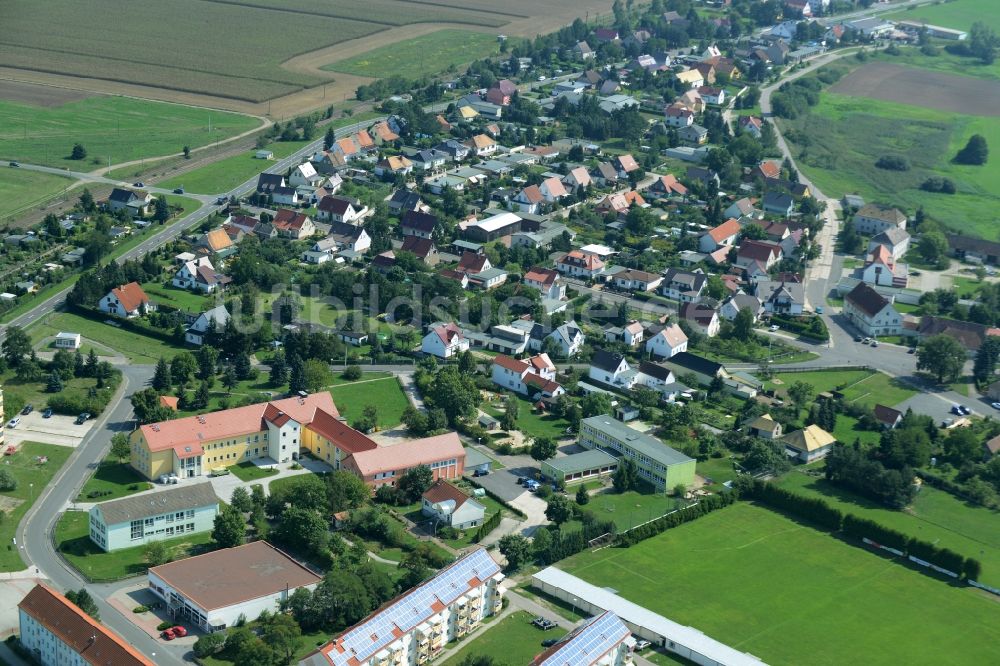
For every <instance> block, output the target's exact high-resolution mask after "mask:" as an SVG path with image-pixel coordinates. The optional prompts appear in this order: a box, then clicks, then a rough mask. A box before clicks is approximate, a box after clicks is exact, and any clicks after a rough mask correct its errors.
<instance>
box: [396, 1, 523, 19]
mask: <svg viewBox="0 0 1000 666" xmlns="http://www.w3.org/2000/svg"><path fill="white" fill-rule="evenodd" d="M399 2H405V3H408V4H414V5H420V6H421V7H427V6H430V7H445V8H448V9H454V8H455V7H456V5H451V4H448V3H447V2H425V0H399ZM457 6H458V7H461V8H462V9H464V10H466V11H469V12H485V13H489V14H496V15H498V16H511V17H513V18H522V19H525V18H531V15H530V14H515V13H514V12H508V11H497V10H496V9H493V7H495V6H496V5H491V4H487V5H486V6H485V7H483V8H479V7H470V6H468V5H467V4H465V3H460V4H458V5H457ZM504 8H505V9H506V5H505V6H504Z"/></svg>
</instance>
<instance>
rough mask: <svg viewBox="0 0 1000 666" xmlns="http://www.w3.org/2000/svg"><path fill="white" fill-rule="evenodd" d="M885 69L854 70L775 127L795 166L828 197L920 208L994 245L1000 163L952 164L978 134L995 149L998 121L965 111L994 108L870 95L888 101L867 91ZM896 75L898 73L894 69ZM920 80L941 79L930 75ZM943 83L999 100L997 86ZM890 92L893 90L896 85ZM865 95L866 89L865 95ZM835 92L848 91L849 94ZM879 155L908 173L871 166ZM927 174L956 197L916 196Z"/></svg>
mask: <svg viewBox="0 0 1000 666" xmlns="http://www.w3.org/2000/svg"><path fill="white" fill-rule="evenodd" d="M886 66H887V65H886V63H884V62H876V63H870V64H867V65H864V66H862V67H860V68H858V69H856V70H855V71H854V72H853V73H852V74H849V75H847V76H846V77H844V78H843V79H841V81H840V82H838V83H837V84H836V85H835V86H834V87H833V88H832V90H828V91H826V92H824V93H823V95H822V97H821V99H820V103H819V105H817V106H815V107H813V108H812V109H811V111H810V113H807V114H804V115H802V116H801V117H799V118H797V119H794V120H782V121H780V124H781V125H782V129H783V130H784V134H785V137H786V139H788V140H789V143H790V145H791V147H792V151H793V154H795V155H796V156H797V158H798V163H799V165H800V167H801V168H802V170H803V171H804V172H805V173H806V175H808V176H809V178H810V179H811V180H813V182H815V183H816V185H817V186H818V187H819V188H820V189H821V190H823V192H824V193H826V194H827V195H828V196H832V197H839V196H841V195H842V194H844V193H848V192H856V193H858V194H861V195H862V196H863V197H865V198H866V199H867V200H869V201H878V202H884V203H888V204H892V205H896V206H899V207H901V208H903V209H904V210H907V211H909V212H910V213H911V214H912V212H913V211H914V210H916V208H917V207H919V206H923V207H924V210H925V211H926V212H927V214H928V215H929V216H931V217H933V218H935V219H937V220H939V221H941V222H942V223H943V224H944V225H945V226H948V227H950V228H953V229H956V230H962V231H963V232H966V233H972V234H975V235H979V236H982V237H983V238H988V239H991V240H997V239H998V238H1000V230H998V229H997V227H996V225H994V224H993V223H992V216H993V213H994V211H995V210H996V207H997V205H998V204H1000V193H998V192H997V191H996V187H995V184H996V182H997V179H998V178H1000V161H998V160H991V161H990V162H988V163H987V164H986V165H985V166H964V165H957V164H952V163H951V159H952V158H953V157H954V156H955V154H956V153H957V152H958V151H959V149H961V148H962V146H964V145H965V142H966V141H967V140H968V138H969V137H970V136H971V135H973V134H981V135H983V136H984V137H985V138H986V141H987V143H988V144H990V145H994V146H1000V122H997V119H996V118H995V117H989V116H986V115H981V116H977V115H969V109H972V110H978V111H979V112H981V113H986V112H989V113H990V114H991V115H993V114H995V113H996V108H995V107H994V108H992V109H985V108H982V107H978V106H973V107H967V109H966V112H965V113H954V112H949V111H943V110H940V109H939V108H930V107H932V106H937V107H940V106H941V105H942V104H944V101H943V97H944V96H946V95H947V94H949V93H944V95H943V96H940V97H939V96H938V94H937V90H936V89H935V88H931V87H926V86H925V87H923V88H922V90H923V91H924V95H923V98H924V99H923V100H920V99H914V98H912V97H911V96H909V95H908V94H907V95H905V96H904V95H898V96H896V97H897V98H905V100H904V101H890V100H886V99H875V98H872V97H869V96H867V95H877V96H879V97H884V96H886V95H885V94H883V93H882V92H881V91H880V89H879V88H878V86H876V87H874V88H873V87H872V81H874V80H875V79H876V78H879V77H882V76H884V72H885V69H884V68H885V67H886ZM869 68H875V69H874V70H872V69H869ZM903 69H906V68H903ZM866 70H867V72H868V73H866ZM893 71H898V70H897V69H895V68H894V69H893ZM915 71H916V70H915ZM871 72H875V74H871ZM879 72H882V73H881V74H880V73H879ZM924 74H925V75H934V76H945V75H943V74H939V73H935V72H924ZM854 77H863V78H864V77H869V80H868V81H864V80H862V81H861V82H860V83H859V82H858V80H857V79H855V80H854V83H852V79H854ZM947 78H949V79H955V80H960V81H954V82H953V83H952V84H951V85H949V86H948V88H947V89H948V90H954V89H955V86H958V85H961V86H962V89H964V90H967V91H976V92H975V93H974V94H975V95H976V96H977V97H982V96H983V95H984V94H986V93H985V92H984V89H985V88H991V89H993V88H995V89H996V91H995V92H992V93H989V94H990V95H998V94H1000V81H990V82H984V81H983V80H981V79H973V78H970V77H959V76H948V77H947ZM885 80H886V81H888V79H885ZM970 82H971V83H970ZM887 88H888V89H889V90H893V89H896V87H895V85H888V86H887ZM866 89H870V91H869V92H864V91H865V90H866ZM836 90H847V91H849V92H850V93H851V94H841V93H838V92H835V91H836ZM930 99H935V100H937V101H934V102H932V101H929V100H930ZM920 104H922V105H920ZM883 155H893V156H902V157H904V158H905V159H906V160H908V161H909V163H910V169H909V170H908V171H888V170H884V169H879V168H877V167H876V166H875V162H876V161H877V160H878V159H879V157H881V156H883ZM930 176H943V177H946V178H949V179H951V180H952V181H954V183H955V185H956V188H957V190H958V191H957V193H956V194H954V195H947V194H937V193H932V192H925V191H923V190H921V189H920V185H921V184H922V183H923V182H924V181H925V180H926V179H927V178H928V177H930Z"/></svg>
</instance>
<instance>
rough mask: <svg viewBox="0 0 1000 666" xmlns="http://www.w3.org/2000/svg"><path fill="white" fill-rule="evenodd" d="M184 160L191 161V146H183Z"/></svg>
mask: <svg viewBox="0 0 1000 666" xmlns="http://www.w3.org/2000/svg"><path fill="white" fill-rule="evenodd" d="M184 159H186V160H189V159H191V146H184Z"/></svg>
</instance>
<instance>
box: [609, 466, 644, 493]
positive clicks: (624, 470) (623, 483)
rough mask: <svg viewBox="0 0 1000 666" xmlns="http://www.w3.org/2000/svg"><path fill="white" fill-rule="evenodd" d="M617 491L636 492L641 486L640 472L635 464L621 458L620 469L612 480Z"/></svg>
mask: <svg viewBox="0 0 1000 666" xmlns="http://www.w3.org/2000/svg"><path fill="white" fill-rule="evenodd" d="M611 482H612V485H614V487H615V490H617V491H618V492H620V493H624V492H627V491H629V490H634V489H635V488H636V487H637V486H638V485H639V470H638V469H636V466H635V463H634V462H632V461H631V460H628V459H627V458H619V461H618V469H616V470H615V474H614V476H613V477H612V479H611Z"/></svg>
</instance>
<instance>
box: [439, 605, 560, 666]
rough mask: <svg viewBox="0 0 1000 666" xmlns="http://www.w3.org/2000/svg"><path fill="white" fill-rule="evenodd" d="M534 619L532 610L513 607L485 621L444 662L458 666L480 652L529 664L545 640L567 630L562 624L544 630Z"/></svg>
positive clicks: (557, 636)
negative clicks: (499, 617)
mask: <svg viewBox="0 0 1000 666" xmlns="http://www.w3.org/2000/svg"><path fill="white" fill-rule="evenodd" d="M531 620H532V616H531V614H530V613H527V612H525V611H514V612H513V613H511V614H510V615H508V616H507V617H505V618H503V619H502V620H500V621H498V622H494V623H491V624H487V625H485V626H484V627H483V628H482V629H480V630H479V631H478V632H477V633H475V634H473V635H472V638H469V639H466V641H465V642H466V643H467V645H466V646H465V647H463V648H462V649H461V650H459V651H458V652H457V653H456V654H455V655H454V656H453V657H451V658H450V659H449V660H448V661H446V662H444V666H459V664H461V663H463V662H464V661H465V660H466V659H468V658H469V657H472V656H478V655H490V656H492V657H495V658H496V659H497V661H498V663H503V664H527V663H528V662H530V661H531V660H532V659H533V658H534V657H535V656H536V655H538V654H539V653H540V652H543V651H544V650H545V648H543V647H542V641H544V640H545V639H548V638H561V637H562V636H564V635H565V634H566V630H565V629H563V628H562V627H556V628H555V629H550V630H548V631H542V630H541V629H539V628H538V627H536V626H534V625H533V624H531Z"/></svg>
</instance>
